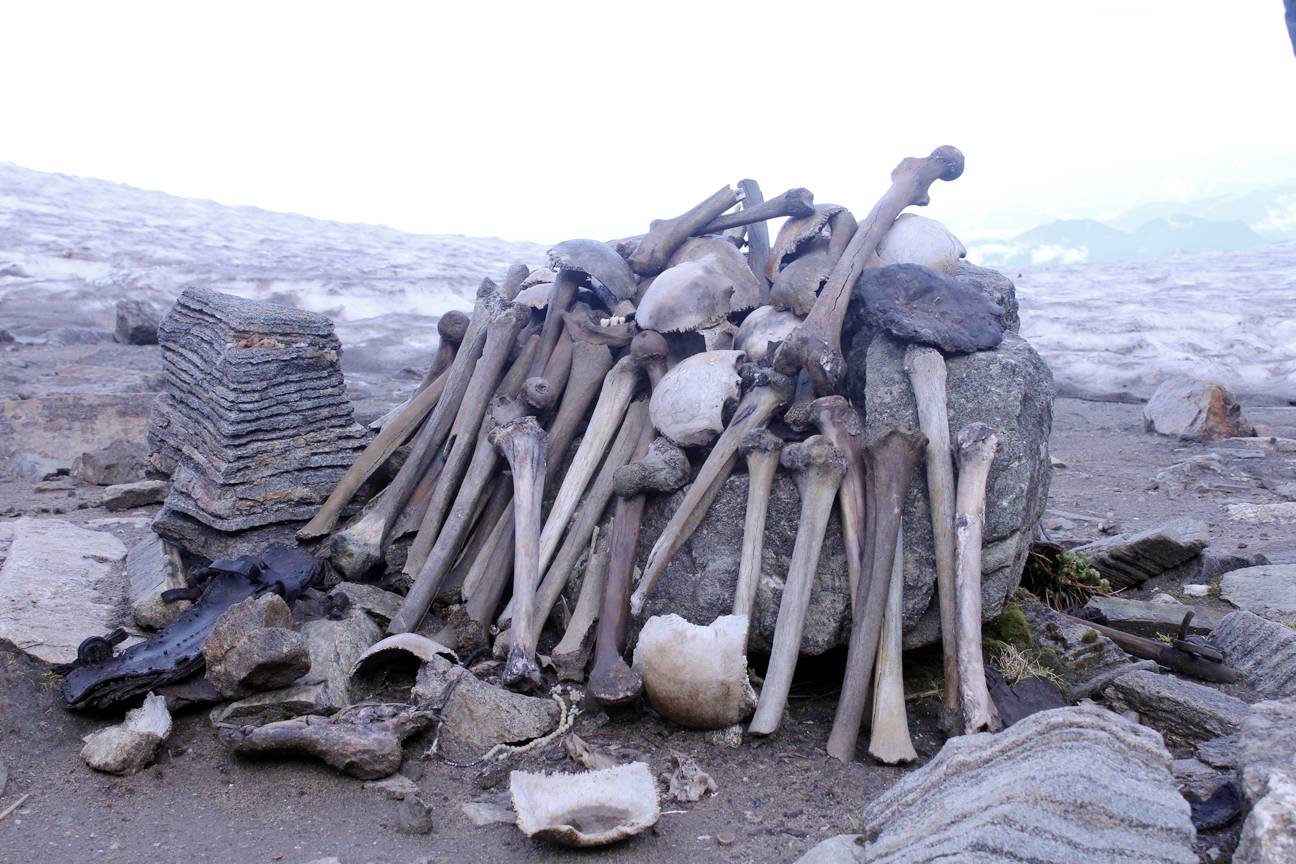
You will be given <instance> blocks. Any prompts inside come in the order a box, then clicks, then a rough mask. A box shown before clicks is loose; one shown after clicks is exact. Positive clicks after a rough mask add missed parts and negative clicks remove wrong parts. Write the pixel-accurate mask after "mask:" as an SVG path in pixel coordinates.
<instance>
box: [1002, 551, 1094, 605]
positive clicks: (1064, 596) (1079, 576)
mask: <svg viewBox="0 0 1296 864" xmlns="http://www.w3.org/2000/svg"><path fill="white" fill-rule="evenodd" d="M1022 587H1023V588H1025V589H1026V590H1027V591H1029V592H1031V593H1032V594H1034V595H1035V596H1036V597H1038V598H1039V599H1040V600H1042V601H1043V602H1044V603H1045V604H1046V605H1048V606H1051V607H1052V608H1054V609H1058V610H1065V609H1072V608H1075V607H1078V606H1083V605H1084V604H1085V602H1086V601H1087V600H1088V599H1089V598H1090V597H1093V596H1094V595H1107V594H1111V593H1112V589H1111V584H1110V583H1109V582H1108V581H1107V580H1106V579H1104V578H1103V577H1102V575H1101V574H1100V573H1099V572H1098V571H1097V570H1095V569H1094V568H1093V565H1091V564H1090V563H1089V556H1088V555H1085V554H1084V553H1083V552H1061V551H1056V548H1055V547H1054V548H1049V547H1048V546H1044V545H1037V546H1035V547H1034V548H1032V549H1031V551H1030V554H1029V555H1028V556H1027V558H1026V569H1025V571H1024V572H1023V573H1022Z"/></svg>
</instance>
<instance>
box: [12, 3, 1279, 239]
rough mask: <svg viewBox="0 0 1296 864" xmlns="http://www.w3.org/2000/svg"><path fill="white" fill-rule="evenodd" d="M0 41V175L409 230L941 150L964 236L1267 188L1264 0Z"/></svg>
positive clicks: (128, 18) (64, 30)
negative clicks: (105, 185)
mask: <svg viewBox="0 0 1296 864" xmlns="http://www.w3.org/2000/svg"><path fill="white" fill-rule="evenodd" d="M469 6H471V8H465V7H469ZM0 33H3V34H4V40H3V42H4V47H3V50H0V81H3V82H4V90H3V92H4V97H3V100H0V106H2V107H3V113H2V114H0V160H7V161H12V162H16V163H18V164H20V165H23V166H26V167H29V168H35V169H40V170H45V171H60V172H64V173H69V174H80V175H86V176H93V177H102V178H106V179H110V180H118V181H122V182H125V183H130V184H132V185H135V186H141V187H145V188H153V189H161V190H164V191H167V192H172V193H175V194H179V195H187V196H194V197H204V198H213V199H216V200H218V201H222V202H225V203H230V204H255V205H257V206H261V207H265V208H268V209H272V210H287V211H296V212H301V213H305V214H308V215H311V216H318V217H322V218H327V219H338V220H343V221H357V222H375V223H383V224H388V225H392V226H394V227H397V228H401V229H403V230H408V231H416V232H428V233H458V234H473V235H495V236H500V237H505V238H509V239H519V240H521V239H528V240H536V241H540V242H550V241H556V240H560V239H563V238H566V237H574V236H575V237H581V236H587V237H604V238H606V237H616V236H623V235H627V234H632V233H637V232H640V231H643V230H645V229H646V227H647V224H646V223H647V221H648V220H649V219H650V218H652V217H657V216H669V215H674V214H675V213H677V212H679V211H681V210H683V209H685V208H687V207H689V206H691V205H692V204H693V203H695V202H696V201H697V200H699V199H701V198H702V197H704V196H705V195H707V194H708V193H710V192H712V191H714V190H715V189H716V188H718V187H719V186H721V185H722V184H724V183H728V182H733V181H735V180H737V179H738V178H740V177H754V178H756V179H757V180H758V181H759V182H760V183H761V185H762V187H763V189H764V190H765V192H766V194H767V195H772V194H775V193H777V192H779V191H781V190H782V189H784V188H787V187H789V186H806V187H808V188H809V189H811V190H812V191H813V192H814V193H815V195H816V198H817V200H819V201H834V202H837V203H841V204H845V205H847V206H850V207H851V208H852V209H855V210H856V212H857V213H859V212H863V211H867V210H868V209H869V207H870V206H871V205H872V203H873V201H874V200H876V198H877V196H878V195H879V194H880V192H881V191H882V190H883V189H885V187H886V185H887V183H888V175H889V173H890V170H891V168H892V167H893V166H894V164H895V163H896V161H898V159H899V158H900V157H901V156H905V155H911V154H923V153H926V152H928V151H930V150H931V149H932V148H933V147H934V146H936V145H938V144H945V143H949V144H954V145H956V146H958V147H960V148H962V149H963V151H964V153H965V154H966V156H967V171H966V173H965V174H964V176H963V178H962V179H960V180H959V181H957V182H955V183H952V184H937V187H938V188H935V189H933V194H932V198H933V205H932V207H931V208H929V209H930V215H932V216H936V217H938V218H943V219H944V220H945V221H947V223H949V224H950V225H951V227H953V228H955V230H956V231H960V232H961V233H964V234H971V233H974V232H975V231H976V230H978V229H981V228H985V227H993V226H995V225H999V226H1021V227H1026V226H1028V225H1030V224H1033V223H1034V222H1037V221H1041V220H1043V219H1048V218H1054V217H1060V216H1103V215H1111V214H1113V213H1114V212H1116V211H1118V210H1121V209H1124V208H1126V207H1129V206H1133V205H1136V204H1140V203H1143V202H1145V201H1148V200H1152V199H1158V198H1166V197H1195V196H1198V195H1205V194H1213V193H1216V192H1220V191H1230V190H1234V189H1240V188H1248V187H1251V186H1256V185H1263V184H1266V183H1273V182H1278V181H1281V180H1289V179H1292V178H1296V110H1294V109H1296V57H1293V53H1292V46H1291V43H1290V42H1289V40H1288V37H1287V33H1286V30H1285V28H1284V24H1283V9H1282V0H1232V2H1219V0H1201V2H1197V0H1149V2H1139V0H1122V2H1099V0H1087V2H1084V3H1076V2H1050V0H1033V2H993V3H989V2H985V3H974V2H967V0H962V2H915V0H890V2H885V3H881V2H875V3H867V2H859V0H856V2H850V3H841V4H838V3H811V2H791V0H785V2H782V3H762V2H727V3H707V2H703V0H692V2H685V3H676V2H665V0H640V2H636V3H633V4H629V3H618V2H612V0H605V2H595V3H562V2H534V0H533V2H526V3H513V2H491V3H476V4H469V3H454V4H450V3H437V4H415V3H408V4H402V3H381V2H363V3H359V2H357V3H350V4H341V3H325V2H311V3H290V2H265V0H262V2H255V3H243V2H231V0H224V2H220V3H207V4H198V3H176V2H168V3H130V2H114V3H103V2H95V3H85V4H79V3H78V4H73V3H58V2H29V3H22V4H17V3H10V4H6V5H5V7H4V9H3V11H0Z"/></svg>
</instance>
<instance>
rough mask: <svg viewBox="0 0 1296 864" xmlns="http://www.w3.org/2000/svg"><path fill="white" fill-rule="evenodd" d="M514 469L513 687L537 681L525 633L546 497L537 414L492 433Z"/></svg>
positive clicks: (508, 673) (507, 670)
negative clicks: (541, 514) (542, 509)
mask: <svg viewBox="0 0 1296 864" xmlns="http://www.w3.org/2000/svg"><path fill="white" fill-rule="evenodd" d="M490 439H491V443H492V444H494V445H495V446H496V447H498V448H499V449H500V452H502V453H503V454H504V458H506V459H507V460H508V463H509V468H511V469H512V471H513V503H514V505H515V506H514V508H513V513H514V541H513V547H514V550H515V551H514V555H513V596H514V598H515V604H514V624H515V625H516V626H514V628H513V639H512V642H511V644H510V645H509V652H508V660H507V661H506V662H505V664H504V683H505V685H507V686H509V687H521V686H537V687H538V686H539V685H540V667H539V666H537V665H536V661H535V652H534V650H528V647H527V645H526V640H525V638H523V636H522V634H526V633H530V632H531V616H532V609H533V605H534V599H535V597H534V595H535V589H536V581H537V580H538V579H539V576H540V573H539V566H538V564H539V558H540V508H541V507H542V506H543V503H544V486H545V433H544V430H543V429H541V428H540V424H539V423H537V422H536V420H535V418H534V417H521V418H519V419H517V420H512V421H510V422H508V423H505V424H504V425H503V426H499V427H497V428H496V429H495V430H494V431H493V432H491V433H490Z"/></svg>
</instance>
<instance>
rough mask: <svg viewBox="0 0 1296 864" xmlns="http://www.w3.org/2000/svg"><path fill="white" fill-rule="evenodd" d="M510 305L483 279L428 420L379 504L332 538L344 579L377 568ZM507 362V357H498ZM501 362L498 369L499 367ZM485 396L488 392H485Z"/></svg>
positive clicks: (334, 560) (335, 556) (442, 441)
mask: <svg viewBox="0 0 1296 864" xmlns="http://www.w3.org/2000/svg"><path fill="white" fill-rule="evenodd" d="M512 305H513V304H512V303H511V302H510V301H509V300H507V299H506V298H505V297H503V296H502V295H501V294H500V290H499V288H498V287H497V286H496V285H495V283H494V282H492V281H491V280H489V279H483V280H482V284H481V287H479V288H478V289H477V299H476V302H475V304H474V306H473V315H472V318H471V319H470V321H469V324H468V332H467V333H465V334H464V341H463V343H462V344H461V345H460V346H459V350H458V351H457V352H456V353H455V359H454V362H453V363H452V364H451V365H450V370H449V372H448V377H447V378H446V386H445V389H444V391H443V392H442V394H441V398H440V399H438V400H437V403H436V407H435V408H433V409H432V414H431V416H429V417H428V418H427V420H425V421H424V422H423V426H422V427H421V428H420V429H419V433H418V435H417V436H416V437H415V438H414V443H413V444H411V445H410V454H409V456H408V457H407V458H406V460H405V464H403V465H401V468H400V470H399V471H397V472H396V476H395V477H394V478H393V479H392V481H391V482H390V483H389V484H387V488H386V489H385V490H383V495H382V500H381V502H378V503H377V506H374V507H373V508H372V509H370V510H368V511H367V512H365V513H362V514H361V516H360V518H359V519H357V520H356V521H355V522H353V523H352V524H351V525H348V526H347V527H346V528H344V529H342V530H341V531H338V532H336V533H335V534H334V535H333V539H332V543H331V547H330V549H331V557H332V559H333V564H334V566H335V567H337V569H339V570H341V571H342V572H343V573H344V574H346V575H347V576H348V577H356V576H359V575H361V574H363V573H364V572H365V571H367V570H369V569H371V568H372V567H373V566H374V565H375V564H377V563H378V562H379V561H380V560H381V559H382V556H383V551H384V550H385V548H386V543H387V537H388V532H389V531H390V530H391V528H392V526H393V525H394V524H395V522H396V519H397V517H398V516H400V513H401V510H402V509H403V508H404V507H405V504H406V502H407V501H408V500H409V497H410V494H411V493H412V492H413V491H414V487H415V486H417V485H418V483H419V480H420V479H421V478H422V477H423V474H424V473H425V472H426V471H427V469H428V466H429V465H431V464H432V462H433V460H434V459H435V458H436V456H437V454H438V453H439V452H440V450H441V445H442V444H443V443H444V442H445V439H446V436H447V435H449V434H450V427H451V425H452V424H453V423H454V420H455V418H456V416H457V415H458V413H459V406H460V405H461V404H462V402H463V399H464V395H465V393H466V392H467V390H468V385H469V382H470V380H471V379H472V378H473V373H474V371H475V369H476V367H477V364H478V360H479V358H481V356H482V351H483V349H484V348H485V346H486V335H487V330H488V325H489V323H490V322H491V321H494V320H495V319H496V318H497V317H499V316H500V315H502V314H504V313H505V312H507V311H508V310H509V309H511V308H512ZM504 353H505V356H507V352H504ZM502 362H503V361H502V360H501V365H502ZM491 386H492V388H493V387H494V385H493V384H492V385H491ZM487 392H488V393H489V391H487Z"/></svg>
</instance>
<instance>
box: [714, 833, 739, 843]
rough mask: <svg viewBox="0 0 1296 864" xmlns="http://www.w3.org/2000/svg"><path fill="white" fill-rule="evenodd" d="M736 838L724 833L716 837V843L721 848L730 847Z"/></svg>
mask: <svg viewBox="0 0 1296 864" xmlns="http://www.w3.org/2000/svg"><path fill="white" fill-rule="evenodd" d="M737 839H738V838H737V837H735V836H734V835H732V834H729V833H727V832H726V833H724V834H717V835H716V842H717V843H719V844H720V845H721V846H732V845H733V844H734V842H735V841H736V840H737Z"/></svg>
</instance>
